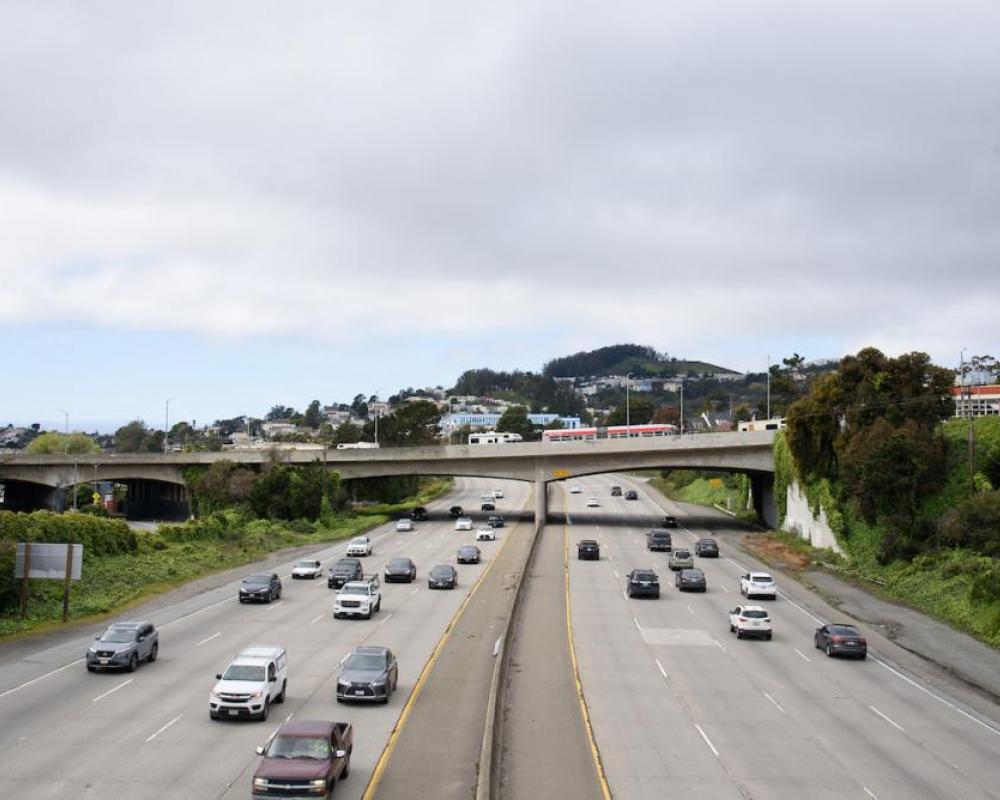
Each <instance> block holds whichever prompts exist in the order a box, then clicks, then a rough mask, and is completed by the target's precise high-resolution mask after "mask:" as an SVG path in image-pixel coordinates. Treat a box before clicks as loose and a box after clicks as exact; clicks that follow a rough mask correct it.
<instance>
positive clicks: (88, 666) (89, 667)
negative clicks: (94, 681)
mask: <svg viewBox="0 0 1000 800" xmlns="http://www.w3.org/2000/svg"><path fill="white" fill-rule="evenodd" d="M87 672H97V668H96V667H95V666H93V665H92V664H87Z"/></svg>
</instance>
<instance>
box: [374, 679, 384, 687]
mask: <svg viewBox="0 0 1000 800" xmlns="http://www.w3.org/2000/svg"><path fill="white" fill-rule="evenodd" d="M385 680H386V679H385V678H379V679H378V680H376V681H372V686H374V687H375V688H377V689H381V688H382V687H383V686H385Z"/></svg>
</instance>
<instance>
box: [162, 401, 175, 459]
mask: <svg viewBox="0 0 1000 800" xmlns="http://www.w3.org/2000/svg"><path fill="white" fill-rule="evenodd" d="M173 399H174V398H173V397H168V398H167V402H166V405H165V408H164V411H163V452H164V453H166V452H167V440H168V439H169V438H170V401H171V400H173Z"/></svg>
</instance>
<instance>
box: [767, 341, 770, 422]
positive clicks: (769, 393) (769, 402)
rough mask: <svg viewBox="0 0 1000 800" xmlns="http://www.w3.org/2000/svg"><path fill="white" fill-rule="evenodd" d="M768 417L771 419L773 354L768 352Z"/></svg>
mask: <svg viewBox="0 0 1000 800" xmlns="http://www.w3.org/2000/svg"><path fill="white" fill-rule="evenodd" d="M767 418H768V419H771V354H770V353H768V354H767Z"/></svg>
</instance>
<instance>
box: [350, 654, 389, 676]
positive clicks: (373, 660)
mask: <svg viewBox="0 0 1000 800" xmlns="http://www.w3.org/2000/svg"><path fill="white" fill-rule="evenodd" d="M345 669H360V670H364V671H365V672H371V671H372V670H381V669H385V658H383V657H382V656H378V655H374V654H372V653H355V654H354V655H352V656H351V658H350V660H349V661H348V662H347V667H346V668H345Z"/></svg>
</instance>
